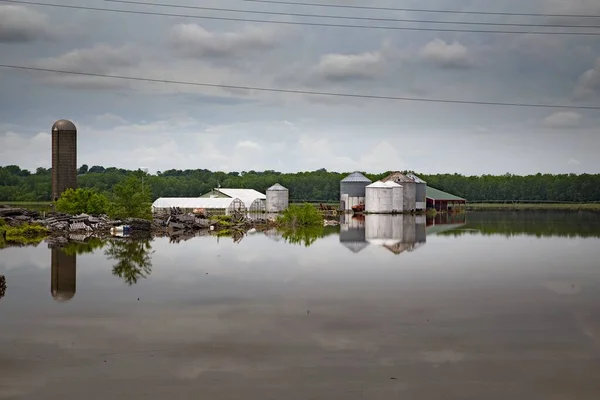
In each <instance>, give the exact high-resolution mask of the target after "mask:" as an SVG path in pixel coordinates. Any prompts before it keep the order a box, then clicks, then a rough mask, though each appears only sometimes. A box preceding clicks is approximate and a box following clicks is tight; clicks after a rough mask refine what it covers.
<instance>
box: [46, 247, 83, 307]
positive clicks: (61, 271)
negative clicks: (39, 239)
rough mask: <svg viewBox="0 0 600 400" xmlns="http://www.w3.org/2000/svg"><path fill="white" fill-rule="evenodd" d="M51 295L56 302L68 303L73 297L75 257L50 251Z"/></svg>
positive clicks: (75, 282) (75, 270)
mask: <svg viewBox="0 0 600 400" xmlns="http://www.w3.org/2000/svg"><path fill="white" fill-rule="evenodd" d="M51 252H52V272H51V274H52V277H51V285H50V286H51V293H52V297H53V298H54V300H56V301H61V302H62V301H69V300H71V299H72V298H73V296H75V288H76V284H77V255H75V254H72V255H69V254H67V253H65V252H64V251H63V250H61V249H56V248H54V249H52V250H51Z"/></svg>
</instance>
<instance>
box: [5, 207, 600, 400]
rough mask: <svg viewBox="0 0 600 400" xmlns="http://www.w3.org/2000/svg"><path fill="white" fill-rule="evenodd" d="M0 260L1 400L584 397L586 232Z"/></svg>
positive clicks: (479, 232) (595, 234) (188, 246)
mask: <svg viewBox="0 0 600 400" xmlns="http://www.w3.org/2000/svg"><path fill="white" fill-rule="evenodd" d="M343 222H344V223H343V224H342V226H341V227H335V228H326V229H325V230H324V231H323V232H321V231H319V232H305V233H303V234H299V235H295V236H294V235H292V236H290V235H287V234H286V235H282V234H280V233H277V232H267V233H266V234H264V233H261V232H255V233H250V234H248V235H247V236H246V237H244V238H242V240H240V241H234V240H233V239H232V238H224V237H222V238H216V237H213V236H207V237H198V238H193V239H191V240H188V241H182V242H179V243H172V242H170V240H169V239H168V238H159V239H155V240H152V241H146V242H143V241H142V242H130V241H123V240H115V241H109V242H105V243H102V242H96V243H94V242H91V243H88V244H85V245H83V244H82V245H78V246H77V245H73V246H71V247H69V248H68V249H67V250H66V251H65V250H57V249H49V248H48V246H47V245H46V244H45V243H42V244H40V245H39V246H37V247H27V248H8V249H3V250H0V275H4V276H5V277H6V283H7V291H6V294H5V296H4V298H2V299H0V398H1V399H5V398H10V399H13V398H14V399H38V398H44V399H114V398H123V399H137V398H139V399H142V398H143V399H148V398H151V399H164V398H168V399H396V398H402V399H404V398H406V399H450V398H451V399H510V398H515V399H516V398H522V399H594V400H597V399H599V398H600V216H598V215H597V214H577V213H571V214H565V213H472V214H468V215H466V217H465V216H464V215H463V216H457V217H455V218H453V219H450V220H448V219H447V218H442V217H438V218H437V220H436V221H425V219H423V218H418V217H417V218H415V217H402V216H399V217H377V216H367V217H366V218H365V219H363V220H359V219H349V220H347V221H343Z"/></svg>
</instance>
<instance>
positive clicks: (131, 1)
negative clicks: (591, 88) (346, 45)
mask: <svg viewBox="0 0 600 400" xmlns="http://www.w3.org/2000/svg"><path fill="white" fill-rule="evenodd" d="M103 1H104V2H107V3H117V4H129V5H141V6H154V7H168V8H180V9H187V10H203V11H219V12H234V13H246V14H259V15H278V16H288V17H303V18H331V19H345V20H360V21H374V22H408V23H419V24H449V25H483V26H518V27H531V28H534V27H535V28H600V25H567V24H526V23H509V22H474V21H436V20H418V19H398V18H375V17H358V16H355V17H353V16H347V15H325V14H304V13H293V12H279V11H257V10H244V9H233V8H218V7H205V6H189V5H183V4H168V3H155V2H147V1H134V0H103Z"/></svg>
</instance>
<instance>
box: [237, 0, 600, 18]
mask: <svg viewBox="0 0 600 400" xmlns="http://www.w3.org/2000/svg"><path fill="white" fill-rule="evenodd" d="M240 1H245V2H249V3H266V4H286V5H293V6H307V7H328V8H349V9H355V10H380V11H406V12H421V13H440V14H469V15H506V16H517V17H564V18H600V15H589V14H548V13H516V12H501V11H458V10H432V9H419V8H397V7H375V6H352V5H346V4H324V3H302V2H295V1H280V0H240Z"/></svg>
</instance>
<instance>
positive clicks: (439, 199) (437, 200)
mask: <svg viewBox="0 0 600 400" xmlns="http://www.w3.org/2000/svg"><path fill="white" fill-rule="evenodd" d="M426 197H427V208H434V209H435V210H436V211H452V210H453V209H454V208H455V207H456V206H458V205H465V204H467V200H465V199H463V198H462V197H459V196H456V195H453V194H450V193H446V192H444V191H442V190H439V189H436V188H432V187H431V186H427V190H426Z"/></svg>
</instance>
